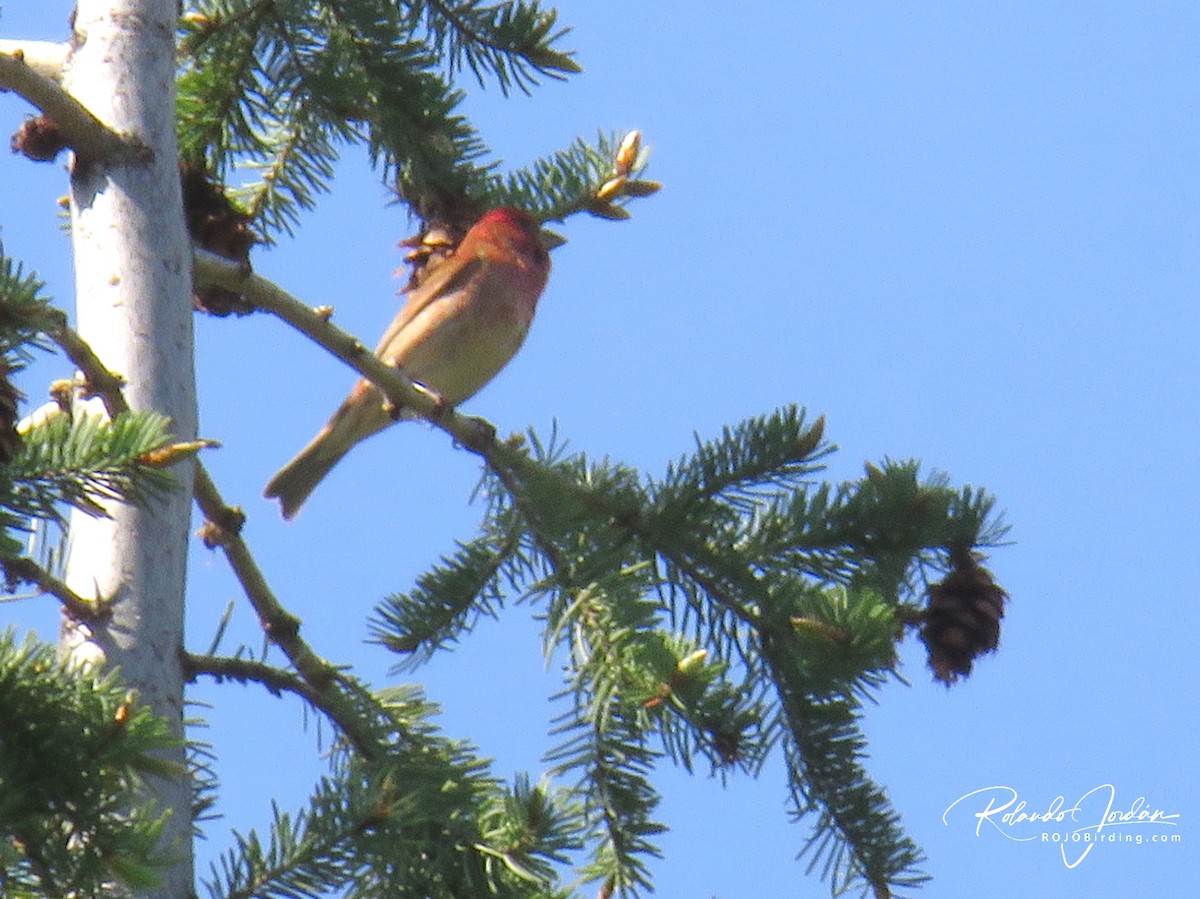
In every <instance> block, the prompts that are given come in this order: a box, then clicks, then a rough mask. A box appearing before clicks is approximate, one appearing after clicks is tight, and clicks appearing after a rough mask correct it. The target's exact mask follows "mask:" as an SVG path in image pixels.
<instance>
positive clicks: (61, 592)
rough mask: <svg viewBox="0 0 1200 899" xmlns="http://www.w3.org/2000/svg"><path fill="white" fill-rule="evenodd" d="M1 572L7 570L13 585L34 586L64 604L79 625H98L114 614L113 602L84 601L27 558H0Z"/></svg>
mask: <svg viewBox="0 0 1200 899" xmlns="http://www.w3.org/2000/svg"><path fill="white" fill-rule="evenodd" d="M0 568H3V569H4V575H5V577H6V578H7V579H8V580H9V582H10V583H12V582H19V583H24V584H33V585H34V586H35V587H37V588H38V589H39V590H41V591H42V592H43V593H49V594H50V595H51V596H53V597H54V598H55V599H57V600H58V601H59V602H61V603H62V604H63V606H64V607H65V608H66V609H67V611H68V612H69V613H70V614H71V616H72V617H74V618H77V619H78V620H80V621H97V620H100V619H103V618H106V617H107V616H108V615H109V614H110V613H111V612H112V603H111V601H109V600H105V599H102V598H100V597H97V598H96V599H84V598H83V597H82V596H80V595H79V594H78V593H76V592H75V591H74V590H72V589H71V588H70V587H68V586H67V585H66V584H65V583H63V582H62V581H61V580H59V579H58V578H56V577H55V576H54V575H52V574H51V573H50V572H48V571H47V570H46V569H44V568H42V566H40V565H38V564H37V562H35V561H33V559H30V558H27V557H25V556H18V557H16V558H11V559H4V558H0Z"/></svg>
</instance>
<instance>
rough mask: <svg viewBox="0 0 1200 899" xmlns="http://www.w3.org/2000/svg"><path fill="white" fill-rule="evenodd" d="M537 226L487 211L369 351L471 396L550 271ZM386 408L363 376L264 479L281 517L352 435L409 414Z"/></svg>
mask: <svg viewBox="0 0 1200 899" xmlns="http://www.w3.org/2000/svg"><path fill="white" fill-rule="evenodd" d="M539 235H540V226H539V225H538V222H537V221H536V220H535V219H534V218H532V217H531V216H529V215H528V214H526V213H524V212H521V211H519V210H516V209H508V208H500V209H493V210H491V211H490V212H487V213H485V214H484V215H483V217H482V218H480V219H479V220H478V221H477V222H476V223H475V224H474V225H473V226H472V227H471V229H470V230H469V231H467V233H466V236H464V237H463V239H462V242H461V243H460V244H459V245H458V247H457V248H456V249H455V250H454V252H453V253H451V254H450V256H449V257H447V258H446V259H445V260H444V261H442V262H441V263H439V264H437V265H436V267H434V268H433V270H432V271H431V272H429V273H428V275H427V277H425V278H424V280H422V281H421V282H420V283H419V284H418V285H417V286H416V287H414V288H413V289H412V290H410V291H409V293H408V298H407V300H406V302H405V303H404V306H403V308H401V310H400V313H399V314H398V315H397V316H396V318H395V320H393V321H392V323H391V325H389V326H388V329H387V331H386V332H384V335H383V338H382V339H381V340H380V341H379V346H378V347H377V348H376V349H375V355H377V356H378V357H379V358H380V359H382V360H384V361H385V362H388V363H390V364H392V365H395V366H397V367H399V368H400V369H401V370H402V371H403V372H404V373H405V374H406V375H407V376H408V377H410V378H412V379H413V380H414V381H417V382H418V383H420V384H421V385H423V386H424V387H427V388H428V389H429V390H432V391H433V392H435V393H437V394H438V395H439V396H440V397H441V398H442V399H443V400H444V401H445V402H446V403H447V404H448V405H451V406H454V405H457V404H458V403H461V402H462V401H463V400H466V399H467V398H469V397H471V396H473V395H474V394H475V393H476V392H478V391H479V390H480V389H481V388H482V387H483V386H484V385H485V384H487V383H488V382H489V381H490V380H491V379H492V378H493V377H495V376H496V374H497V373H498V372H499V371H500V369H502V368H503V367H504V366H505V365H506V364H508V361H509V360H510V359H511V358H512V357H513V355H514V354H515V353H516V352H517V350H518V349H519V348H520V346H521V344H522V342H523V341H524V340H525V334H526V333H527V332H528V330H529V325H530V323H531V322H532V321H533V314H534V311H535V310H536V308H537V302H538V298H539V297H540V296H541V294H542V290H543V288H545V286H546V279H547V278H548V277H549V275H550V255H549V253H547V251H546V248H545V246H544V245H543V244H542V241H541V239H540V236H539ZM415 417H416V416H415V415H414V414H413V413H411V412H409V413H406V412H405V410H404V409H394V408H390V407H389V406H388V403H387V398H386V397H385V396H384V395H383V393H382V392H381V391H380V390H379V389H378V388H377V387H375V386H374V385H373V384H371V383H370V382H369V381H367V380H365V379H363V380H360V381H359V382H358V383H357V384H355V385H354V389H353V390H351V391H350V395H349V396H348V397H347V398H346V400H345V402H343V403H342V405H341V406H340V407H339V408H338V410H337V411H336V412H334V413H333V417H332V418H330V419H329V422H328V423H327V424H326V425H325V427H323V428H322V429H321V430H320V431H319V432H318V433H317V436H316V437H314V438H313V439H312V441H311V442H310V443H309V444H308V446H306V447H304V449H302V450H301V451H300V453H299V454H298V455H297V456H296V458H294V459H292V461H291V462H289V463H288V464H287V465H285V466H284V467H283V468H281V469H280V470H279V472H278V473H277V474H276V475H275V476H274V477H273V478H271V480H270V482H269V483H268V484H267V487H266V490H265V491H264V495H265V496H267V497H277V498H278V499H279V501H280V504H281V506H282V507H283V517H284V518H291V517H292V516H293V515H295V514H296V511H297V510H298V509H299V508H300V506H301V504H302V503H303V502H304V501H305V500H306V499H307V498H308V496H309V494H311V493H312V492H313V490H314V489H315V488H316V486H317V484H318V483H320V481H321V479H322V478H324V477H325V475H327V474H328V473H329V471H330V470H331V469H332V468H333V466H334V465H336V464H337V463H338V461H339V460H340V459H341V458H342V456H344V455H345V454H346V453H347V452H349V451H350V449H351V448H352V447H353V446H354V445H355V444H356V443H358V442H359V441H360V440H364V439H366V438H367V437H370V436H371V435H372V434H375V433H377V432H379V431H381V430H383V429H384V428H386V427H387V426H388V425H390V424H393V423H394V422H396V421H398V420H401V419H405V418H415Z"/></svg>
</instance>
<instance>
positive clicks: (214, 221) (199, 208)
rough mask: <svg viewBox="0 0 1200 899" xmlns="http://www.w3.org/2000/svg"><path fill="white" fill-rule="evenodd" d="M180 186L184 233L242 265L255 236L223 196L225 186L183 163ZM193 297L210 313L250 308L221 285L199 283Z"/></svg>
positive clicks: (247, 261) (246, 261)
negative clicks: (185, 231) (185, 224)
mask: <svg viewBox="0 0 1200 899" xmlns="http://www.w3.org/2000/svg"><path fill="white" fill-rule="evenodd" d="M180 178H181V185H182V187H183V212H184V215H185V216H186V217H187V228H188V233H189V234H190V235H191V236H192V240H194V241H195V242H196V243H197V244H199V245H200V246H202V247H204V249H206V250H210V251H212V252H213V253H216V254H218V255H220V256H224V257H225V258H226V259H232V260H233V261H235V262H240V263H242V264H244V265H246V266H249V264H250V248H251V247H252V246H254V244H255V241H256V238H255V236H254V233H253V232H252V231H251V230H250V216H249V215H247V214H246V213H244V212H242V211H241V210H240V209H238V208H237V207H236V206H234V205H233V203H232V202H231V201H230V199H229V198H228V197H227V196H225V189H224V188H223V187H222V186H221V185H220V184H218V183H217V182H215V181H213V180H211V179H210V178H209V177H208V175H207V174H206V173H205V172H204V171H202V170H201V169H197V168H193V167H192V166H190V165H188V164H186V163H184V164H183V165H182V166H181V167H180ZM193 301H194V303H195V305H196V308H197V309H199V310H200V311H201V312H207V313H209V314H210V315H221V316H224V315H229V314H230V313H235V314H237V315H248V314H249V313H251V312H253V311H254V308H253V307H252V306H250V305H249V304H248V303H246V301H245V300H244V299H242V296H241V295H240V294H238V293H236V292H234V291H232V290H226V289H225V288H224V287H201V288H199V289H197V291H196V294H195V296H194V297H193Z"/></svg>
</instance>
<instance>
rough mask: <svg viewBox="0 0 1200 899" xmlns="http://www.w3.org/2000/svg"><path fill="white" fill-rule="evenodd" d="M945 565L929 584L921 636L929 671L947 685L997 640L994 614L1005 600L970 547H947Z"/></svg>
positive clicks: (1000, 615)
mask: <svg viewBox="0 0 1200 899" xmlns="http://www.w3.org/2000/svg"><path fill="white" fill-rule="evenodd" d="M950 562H951V566H952V567H951V569H950V573H949V574H948V575H947V576H946V579H945V580H943V581H942V582H941V583H940V584H934V585H933V586H931V587H930V588H929V608H928V609H927V610H926V611H925V625H924V626H923V627H922V628H921V639H922V640H924V641H925V647H926V649H928V651H929V667H930V668H932V669H933V676H934V677H935V678H937V679H938V680H940V681H942V682H943V683H945V684H946V685H947V686H949V685H950V684H953V683H954V682H955V681H956V680H958V677H959V675H962V676H963V677H966V676H968V675H969V674H970V673H971V666H972V663H973V662H974V661H975V659H976V658H978V657H979V656H981V655H983V654H984V653H985V652H994V651H995V650H996V648H997V647H998V646H999V645H1000V619H1001V618H1003V617H1004V603H1005V601H1006V600H1007V599H1008V594H1006V593H1005V592H1004V591H1003V590H1002V589H1001V588H1000V587H999V585H997V584H996V582H995V580H993V579H992V573H991V572H990V571H988V570H987V569H986V568H984V567H983V566H982V565H980V564H979V559H978V558H977V557H976V555H975V554H974V553H973V552H971V551H970V549H953V550H951V553H950Z"/></svg>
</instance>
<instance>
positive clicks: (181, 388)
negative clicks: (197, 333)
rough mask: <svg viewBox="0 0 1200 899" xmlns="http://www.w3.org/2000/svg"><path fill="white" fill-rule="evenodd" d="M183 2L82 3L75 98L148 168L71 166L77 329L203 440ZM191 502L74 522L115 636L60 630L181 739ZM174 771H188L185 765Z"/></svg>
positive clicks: (187, 852) (82, 162)
mask: <svg viewBox="0 0 1200 899" xmlns="http://www.w3.org/2000/svg"><path fill="white" fill-rule="evenodd" d="M176 15H177V5H176V0H80V2H79V4H78V7H77V12H76V18H75V29H76V42H77V44H76V49H75V51H74V53H73V54H72V57H71V60H70V63H69V65H68V68H67V71H66V77H65V79H64V85H65V86H66V88H67V89H68V90H69V91H71V93H72V94H74V95H75V96H76V97H77V98H78V99H79V100H80V101H81V102H82V103H83V104H84V105H85V106H87V107H88V108H89V109H91V111H92V112H93V114H95V115H96V116H97V117H98V118H99V119H100V120H101V121H102V122H104V123H105V124H107V125H108V126H110V127H111V128H113V129H114V130H116V131H118V132H122V133H125V134H128V135H131V136H133V137H135V138H137V139H138V140H139V141H141V142H142V143H143V144H145V145H146V146H147V147H148V148H149V150H150V152H149V154H147V155H148V158H147V159H146V160H145V161H142V162H134V163H125V164H112V163H106V162H104V161H102V160H89V159H75V160H74V161H73V164H72V165H73V167H72V174H71V229H72V241H73V246H74V254H75V277H76V308H77V324H78V327H79V330H80V332H81V333H82V335H83V337H84V338H85V339H86V340H87V341H88V342H89V343H90V344H91V345H92V347H93V349H95V351H96V353H97V354H98V355H99V357H100V359H101V360H103V361H104V362H105V364H106V365H107V366H108V367H109V368H110V369H111V370H113V371H115V372H118V373H120V374H122V375H124V376H125V378H126V379H127V381H128V387H127V388H126V396H127V397H128V399H129V403H130V405H131V406H132V407H133V408H134V409H154V410H157V411H160V412H163V413H165V414H167V415H169V416H170V417H171V419H172V420H173V427H172V431H173V433H174V434H175V435H176V436H177V437H179V438H180V439H190V438H191V437H193V436H194V435H195V432H196V398H195V380H194V372H193V350H192V311H191V253H190V245H189V240H188V237H187V233H186V231H185V228H184V222H183V215H182V211H181V200H180V189H179V173H178V168H177V156H178V153H177V149H176V141H175V93H174V81H175V47H174V37H175V22H176ZM177 470H178V473H179V475H180V479H181V481H182V482H183V484H182V489H181V490H179V491H178V492H176V493H175V494H173V495H172V496H170V497H169V498H167V499H166V500H164V501H156V502H154V503H153V504H152V506H151V507H150V508H146V509H134V508H130V507H126V506H114V507H112V508H111V512H112V515H113V519H112V520H111V521H103V520H96V519H91V518H88V517H87V516H84V515H81V514H79V513H76V514H75V515H74V516H73V518H72V521H71V552H70V556H69V558H68V563H67V582H68V583H69V584H70V585H71V586H72V587H73V588H74V589H75V590H77V591H79V592H80V593H82V594H83V595H87V596H91V595H95V594H96V593H97V591H98V592H99V593H100V594H102V595H106V596H115V597H117V598H118V600H119V601H118V603H117V605H116V608H115V617H114V618H113V619H112V621H111V622H110V623H108V624H107V625H103V626H101V625H96V624H80V623H76V622H70V621H68V622H65V623H64V629H63V648H64V651H66V652H69V653H71V654H72V655H73V656H75V657H77V658H80V659H86V658H89V657H91V658H95V657H98V656H99V654H100V653H103V658H104V660H105V662H106V664H108V665H116V666H119V667H120V669H121V672H122V674H123V675H124V678H125V680H126V682H127V683H128V684H129V686H130V687H132V688H135V689H136V690H138V692H139V695H140V701H141V702H144V703H147V704H149V705H150V706H151V707H152V708H153V709H154V710H155V711H156V712H158V713H159V714H161V715H164V716H166V717H167V719H168V720H169V721H171V722H172V724H173V726H175V727H176V728H177V729H178V731H179V733H180V734H181V735H182V731H183V721H182V719H183V677H182V671H181V665H180V657H179V650H180V648H181V646H182V641H183V620H184V585H185V579H186V562H187V547H188V531H189V522H190V510H191V479H192V469H191V466H190V465H184V466H179V467H178V469H177ZM175 760H176V761H178V762H180V763H182V762H183V761H184V752H183V750H182V749H180V750H179V751H178V752H177V753H176V754H175ZM153 788H154V790H155V792H156V794H157V798H158V799H159V801H160V802H161V803H162V804H163V806H164V807H165V808H167V809H170V811H171V813H172V818H171V821H170V823H169V825H168V832H167V835H166V839H165V842H164V846H163V850H164V853H169V857H171V858H173V859H174V858H177V859H178V863H177V864H175V865H174V866H173V867H172V868H171V869H169V871H168V872H167V873H166V877H165V879H164V882H163V884H162V887H161V888H160V889H158V890H156V891H154V892H153V893H152V894H150V895H153V896H155V897H164V899H165V897H172V899H184V897H188V896H191V895H192V893H193V872H192V861H191V813H190V810H191V799H192V796H191V785H190V783H189V782H188V780H187V778H179V779H178V780H176V781H170V782H165V781H163V782H156V783H154V784H153Z"/></svg>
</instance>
